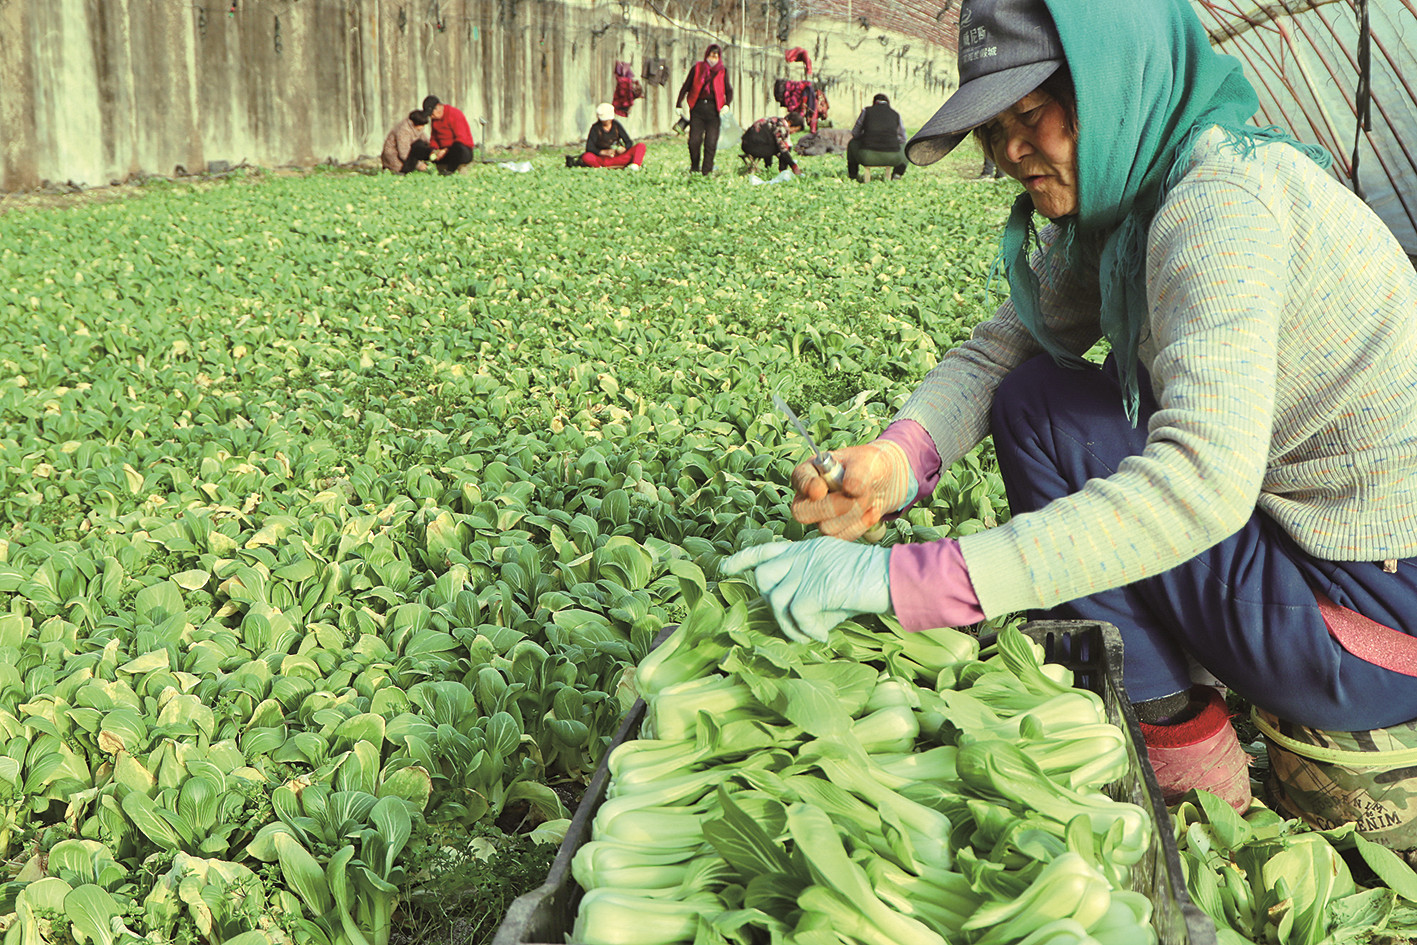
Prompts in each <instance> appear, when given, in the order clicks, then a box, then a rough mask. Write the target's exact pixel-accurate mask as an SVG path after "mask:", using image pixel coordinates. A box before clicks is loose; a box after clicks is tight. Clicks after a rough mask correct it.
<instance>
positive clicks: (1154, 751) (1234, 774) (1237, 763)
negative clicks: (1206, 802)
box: [1141, 686, 1250, 813]
mask: <svg viewBox="0 0 1417 945" xmlns="http://www.w3.org/2000/svg"><path fill="white" fill-rule="evenodd" d="M1191 704H1192V706H1195V705H1199V706H1200V711H1199V712H1197V713H1196V714H1195V715H1193V716H1192V717H1190V718H1189V719H1186V720H1185V721H1184V722H1177V723H1175V724H1173V725H1147V724H1146V723H1145V722H1142V723H1141V734H1142V738H1143V740H1145V742H1146V755H1147V758H1148V760H1150V761H1151V767H1152V768H1153V769H1154V770H1155V771H1156V780H1157V781H1158V782H1159V783H1160V784H1161V796H1162V797H1163V798H1164V799H1165V801H1166V803H1167V804H1175V803H1176V802H1177V801H1179V800H1180V799H1181V797H1182V795H1184V794H1185V793H1186V792H1187V791H1189V790H1190V789H1191V788H1199V789H1201V790H1203V791H1209V792H1210V793H1212V794H1214V795H1216V796H1217V797H1219V798H1221V799H1222V800H1224V801H1225V802H1226V803H1228V804H1229V805H1230V806H1231V807H1233V808H1235V809H1236V810H1237V811H1240V812H1241V813H1244V812H1245V811H1246V810H1248V809H1249V806H1250V770H1249V768H1250V756H1249V755H1248V754H1246V753H1245V749H1243V748H1241V747H1240V740H1239V739H1238V738H1236V737H1235V726H1233V725H1231V724H1230V710H1229V709H1228V708H1227V707H1226V705H1225V699H1224V697H1223V696H1221V694H1220V693H1219V691H1217V690H1215V689H1212V688H1211V687H1209V686H1196V687H1195V688H1194V689H1192V690H1191Z"/></svg>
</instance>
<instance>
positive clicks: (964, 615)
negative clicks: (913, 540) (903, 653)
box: [890, 538, 984, 630]
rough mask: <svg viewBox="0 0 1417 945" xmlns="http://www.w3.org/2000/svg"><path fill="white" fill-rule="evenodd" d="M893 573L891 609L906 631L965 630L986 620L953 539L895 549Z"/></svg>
mask: <svg viewBox="0 0 1417 945" xmlns="http://www.w3.org/2000/svg"><path fill="white" fill-rule="evenodd" d="M890 573H891V609H892V610H894V611H895V615H896V619H897V620H899V621H900V625H901V626H902V627H904V628H905V629H906V630H930V629H933V628H936V627H966V626H969V625H970V624H974V623H978V622H979V621H981V620H983V619H984V611H983V610H982V609H980V606H979V595H977V594H975V593H974V584H973V582H972V581H970V579H969V569H968V568H966V567H965V564H964V554H963V553H962V552H961V551H960V549H959V542H957V541H955V540H954V539H953V538H941V539H940V540H939V541H928V542H920V543H918V544H904V545H894V546H892V548H891V557H890Z"/></svg>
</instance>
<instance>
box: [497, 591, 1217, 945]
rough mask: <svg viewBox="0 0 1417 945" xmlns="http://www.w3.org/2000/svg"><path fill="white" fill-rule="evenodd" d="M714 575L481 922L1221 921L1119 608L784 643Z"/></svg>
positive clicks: (866, 938) (791, 938) (1128, 942)
mask: <svg viewBox="0 0 1417 945" xmlns="http://www.w3.org/2000/svg"><path fill="white" fill-rule="evenodd" d="M740 591H741V593H740ZM720 593H724V594H725V595H726V596H728V597H730V598H733V597H736V598H740V599H737V600H736V601H735V602H733V603H732V604H731V605H727V606H725V604H724V602H722V601H720V600H718V599H715V598H714V597H712V596H706V597H704V598H703V599H702V600H700V602H699V603H698V604H697V605H696V607H695V608H694V609H693V610H692V611H691V613H690V614H689V616H688V617H687V618H686V620H685V621H684V623H683V624H682V625H681V626H679V627H678V628H677V629H676V630H674V631H673V633H672V634H670V635H669V636H668V637H667V639H664V640H663V641H662V642H661V644H660V645H659V646H658V647H657V648H656V649H655V650H654V651H653V652H651V654H650V655H649V656H648V657H646V659H645V660H644V661H643V662H642V663H641V664H640V666H639V668H638V671H637V674H636V681H637V684H638V688H639V691H640V694H641V697H642V698H641V701H640V702H637V703H636V706H635V708H634V709H633V710H632V711H631V714H630V715H629V716H628V717H627V719H626V721H625V725H624V726H623V727H622V729H621V733H620V734H619V735H618V736H617V738H616V741H615V743H614V744H613V746H612V747H611V749H610V751H609V752H608V753H607V755H606V757H605V759H604V761H603V762H602V765H601V770H600V771H599V772H597V775H596V778H595V780H594V781H592V783H591V786H590V789H589V791H588V792H587V794H586V797H585V799H584V801H583V802H582V807H581V809H580V810H579V811H578V812H577V815H576V818H575V821H574V822H573V824H572V827H571V829H570V831H569V832H568V834H567V837H566V842H565V844H564V845H563V846H562V849H561V851H560V854H559V855H558V857H557V859H556V862H555V863H554V864H553V866H552V869H551V874H550V875H549V876H548V879H547V883H546V884H545V885H543V886H542V887H541V888H540V889H538V890H535V891H533V892H531V893H528V894H527V895H525V896H523V897H522V898H521V899H519V900H517V901H516V902H515V903H513V906H512V908H511V910H509V912H508V916H507V919H506V921H505V922H504V923H503V926H502V928H501V930H500V931H499V933H498V935H497V938H496V940H495V942H494V945H520V943H528V942H546V943H551V942H561V941H569V942H572V943H581V945H638V943H680V942H682V943H686V945H687V943H697V945H705V943H741V945H752V943H764V945H767V943H775V945H776V943H782V945H794V943H795V945H830V943H838V942H847V943H863V945H914V943H922V945H924V943H929V945H944V943H955V942H966V943H972V945H1010V943H1022V942H1026V943H1028V945H1043V943H1049V945H1063V943H1080V945H1092V943H1097V945H1145V943H1147V942H1153V943H1162V945H1172V943H1188V945H1200V943H1206V945H1209V943H1213V942H1214V941H1215V934H1214V928H1213V926H1212V925H1211V924H1210V923H1209V920H1208V919H1206V918H1205V917H1204V915H1202V914H1201V913H1200V911H1199V910H1198V909H1196V908H1195V906H1194V905H1193V904H1191V903H1190V901H1189V899H1188V898H1187V897H1186V893H1185V887H1184V883H1183V882H1181V880H1180V875H1179V874H1180V866H1179V861H1178V860H1177V854H1176V850H1175V846H1174V842H1173V841H1172V840H1171V839H1170V826H1169V821H1166V820H1165V818H1166V808H1165V806H1164V805H1163V804H1161V803H1160V801H1159V800H1158V799H1157V798H1158V797H1159V792H1158V791H1157V790H1156V788H1155V784H1154V781H1155V779H1154V776H1152V775H1151V773H1150V769H1149V768H1145V767H1144V766H1142V765H1141V764H1140V762H1139V760H1138V757H1139V756H1138V748H1137V746H1138V745H1140V744H1141V742H1140V737H1139V734H1138V733H1137V731H1136V723H1135V720H1134V719H1131V718H1130V713H1129V710H1128V706H1127V703H1126V701H1125V699H1123V698H1121V697H1120V686H1119V683H1118V681H1117V673H1116V672H1114V664H1115V667H1116V669H1118V670H1119V669H1120V641H1119V639H1118V638H1117V636H1116V630H1115V629H1114V628H1112V627H1110V626H1109V625H1105V624H1096V623H1090V622H1081V621H1066V622H1050V623H1045V624H1031V625H1026V626H1025V627H1024V628H1023V629H1022V630H1020V629H1018V628H1008V629H1006V630H1004V631H1003V632H1001V633H1000V634H999V635H998V638H997V642H996V643H994V644H993V645H992V646H991V647H990V648H989V650H986V651H985V652H984V653H981V651H980V648H979V642H978V640H977V639H976V638H975V637H973V636H972V635H970V634H966V633H962V632H959V631H954V630H942V631H929V632H926V633H920V634H912V633H906V632H904V631H901V630H900V629H899V628H898V627H896V626H895V625H894V624H893V621H889V620H887V621H883V622H880V623H877V622H876V621H875V620H872V621H871V622H870V623H869V624H867V623H866V622H864V621H863V622H861V623H855V622H849V623H846V624H844V625H842V626H841V627H840V628H838V629H837V630H836V631H835V632H834V633H833V634H832V635H831V637H830V638H829V639H828V641H827V642H825V643H820V644H799V643H792V642H788V641H786V640H784V639H782V638H781V636H780V635H779V633H778V631H777V628H776V625H775V624H774V622H773V618H772V615H771V612H770V610H768V608H767V607H766V606H764V605H762V604H761V603H760V602H759V601H757V599H756V598H751V599H750V595H749V593H748V592H747V591H746V589H745V588H743V587H740V586H738V585H737V584H736V582H725V584H723V585H720ZM1045 657H1051V658H1053V659H1054V660H1055V661H1054V662H1047V661H1045ZM1147 778H1150V780H1151V783H1150V784H1149V785H1148V783H1147ZM1158 818H1160V820H1158ZM1158 824H1160V827H1159V829H1158Z"/></svg>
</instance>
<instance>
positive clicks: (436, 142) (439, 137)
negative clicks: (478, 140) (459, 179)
mask: <svg viewBox="0 0 1417 945" xmlns="http://www.w3.org/2000/svg"><path fill="white" fill-rule="evenodd" d="M423 112H424V114H426V115H427V116H428V117H429V119H430V121H429V125H430V126H431V128H432V131H431V133H430V143H431V144H432V145H433V153H432V155H431V158H432V160H433V163H434V164H436V165H438V173H439V174H455V173H457V171H458V169H459V168H461V167H462V166H463V165H464V164H469V163H471V162H472V129H471V128H470V127H468V124H467V116H466V115H464V114H463V113H462V111H461V110H460V109H457V108H454V107H453V106H451V105H445V104H443V103H442V102H440V101H438V96H436V95H430V96H428V97H427V98H425V99H424V100H423Z"/></svg>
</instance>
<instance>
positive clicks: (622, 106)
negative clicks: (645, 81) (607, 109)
mask: <svg viewBox="0 0 1417 945" xmlns="http://www.w3.org/2000/svg"><path fill="white" fill-rule="evenodd" d="M644 94H645V87H644V86H643V85H640V80H639V79H637V78H635V69H634V67H633V66H631V65H630V64H629V63H628V62H616V63H615V94H614V95H612V96H611V97H610V104H611V106H612V107H613V108H614V109H615V114H617V115H619V116H620V117H621V118H625V117H626V116H628V115H629V114H630V106H632V105H634V104H635V99H637V98H644Z"/></svg>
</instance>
